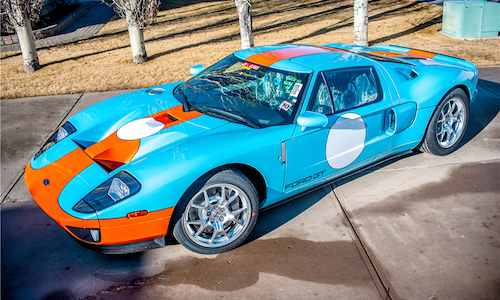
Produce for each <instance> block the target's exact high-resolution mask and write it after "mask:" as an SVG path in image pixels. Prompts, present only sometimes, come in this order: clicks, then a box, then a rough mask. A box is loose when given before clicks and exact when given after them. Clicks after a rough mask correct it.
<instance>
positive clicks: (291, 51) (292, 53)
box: [246, 46, 346, 67]
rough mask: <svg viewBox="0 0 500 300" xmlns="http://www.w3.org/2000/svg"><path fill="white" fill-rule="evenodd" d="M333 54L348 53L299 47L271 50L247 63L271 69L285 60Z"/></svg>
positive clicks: (253, 57) (323, 48)
mask: <svg viewBox="0 0 500 300" xmlns="http://www.w3.org/2000/svg"><path fill="white" fill-rule="evenodd" d="M333 52H346V51H345V50H342V49H336V48H330V47H314V46H299V47H293V48H284V49H277V50H271V51H266V52H262V53H258V54H254V55H252V56H250V57H248V58H247V59H246V61H248V62H251V63H254V64H258V65H261V66H266V67H269V66H270V65H272V64H274V63H276V62H278V61H281V60H284V59H289V58H294V57H299V56H305V55H311V54H321V53H333Z"/></svg>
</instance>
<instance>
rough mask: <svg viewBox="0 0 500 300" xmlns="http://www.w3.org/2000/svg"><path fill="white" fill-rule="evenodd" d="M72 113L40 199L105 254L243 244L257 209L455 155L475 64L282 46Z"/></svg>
mask: <svg viewBox="0 0 500 300" xmlns="http://www.w3.org/2000/svg"><path fill="white" fill-rule="evenodd" d="M190 71H191V74H192V75H193V77H192V78H190V79H189V80H187V81H185V82H176V83H170V84H165V85H161V86H157V87H153V88H148V89H143V90H139V91H135V92H131V93H128V94H123V95H120V96H117V97H114V98H111V99H108V100H105V101H102V102H100V103H98V104H96V105H93V106H91V107H89V108H87V109H85V110H83V111H81V112H79V113H78V114H76V115H74V116H73V117H71V118H70V119H69V120H68V121H67V122H66V123H64V124H63V125H62V126H61V127H60V128H58V129H57V131H55V132H54V133H53V134H52V135H51V136H50V138H49V139H48V140H47V141H46V142H45V143H44V144H43V146H42V147H41V148H40V149H39V150H38V151H37V152H36V153H35V154H34V156H33V157H32V159H31V161H30V163H29V164H28V166H27V167H26V171H25V181H26V184H27V186H28V189H29V190H30V192H31V194H32V196H33V198H34V199H35V201H36V202H37V203H38V205H39V206H40V207H41V208H42V210H43V211H44V212H45V213H47V215H49V216H50V217H51V218H53V219H54V220H55V221H56V222H57V223H58V224H59V225H60V226H61V227H62V228H64V230H65V231H67V233H68V234H69V235H70V236H71V237H73V238H74V239H76V240H77V241H78V242H80V243H82V244H84V245H86V246H88V247H90V248H92V249H96V250H101V251H103V252H105V253H129V252H137V251H143V250H147V249H152V248H158V247H162V246H165V239H166V237H167V238H172V239H173V238H175V239H176V240H177V241H178V242H179V243H180V244H182V245H183V246H184V247H186V248H188V249H189V250H192V251H194V252H197V253H202V254H214V253H221V252H224V251H228V250H231V249H233V248H235V247H237V246H238V245H239V244H241V243H242V242H243V241H244V240H245V239H246V238H247V237H248V235H249V234H250V232H251V231H252V229H253V227H254V225H255V223H256V221H257V218H258V215H259V211H260V210H262V209H264V208H268V207H271V206H274V205H276V204H278V203H280V202H282V201H284V200H287V199H290V198H293V197H296V196H297V195H301V194H303V193H305V192H307V191H310V190H311V189H314V188H316V187H319V186H322V185H325V184H328V183H331V182H332V181H333V180H337V179H339V178H343V177H345V176H349V175H350V174H352V173H353V172H356V171H359V170H360V169H363V168H367V167H370V166H372V165H373V164H375V163H377V162H380V161H382V160H384V159H387V158H391V157H394V156H395V155H398V154H401V153H405V152H408V151H415V150H422V151H425V152H428V153H431V154H435V155H446V154H448V153H451V152H452V151H454V150H455V149H457V147H459V145H460V142H461V140H462V138H463V136H464V134H465V131H466V129H467V123H468V120H469V106H470V104H471V103H472V102H473V101H474V99H475V97H476V94H477V90H476V85H477V80H478V73H477V69H476V67H475V66H474V65H473V64H471V63H469V62H466V61H464V60H461V59H457V58H453V57H449V56H445V55H440V54H436V53H431V52H427V51H421V50H416V49H410V48H404V47H398V46H374V47H361V46H355V45H349V44H326V45H321V46H312V45H275V46H263V47H255V48H251V49H246V50H241V51H237V52H235V53H234V54H231V55H229V56H228V57H226V58H224V59H222V60H221V61H219V62H217V63H215V64H214V65H212V66H210V67H209V68H207V69H205V68H204V67H203V66H202V65H198V66H194V67H192V68H191V70H190Z"/></svg>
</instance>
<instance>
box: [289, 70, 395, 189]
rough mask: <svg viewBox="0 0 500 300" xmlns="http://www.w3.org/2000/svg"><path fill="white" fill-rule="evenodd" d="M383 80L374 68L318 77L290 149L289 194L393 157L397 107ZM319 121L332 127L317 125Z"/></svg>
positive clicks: (333, 71) (331, 73)
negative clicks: (389, 151)
mask: <svg viewBox="0 0 500 300" xmlns="http://www.w3.org/2000/svg"><path fill="white" fill-rule="evenodd" d="M380 78H381V77H380V76H379V75H378V74H377V69H376V68H375V67H374V66H366V67H356V68H346V69H337V70H332V71H326V72H321V73H319V74H318V76H317V78H316V82H315V85H314V88H313V91H312V93H311V94H310V95H311V96H310V99H309V101H308V105H307V109H306V112H305V113H302V114H301V115H300V116H299V117H298V120H297V121H298V124H297V128H296V130H295V134H294V136H293V138H292V139H291V140H289V141H287V142H286V144H285V147H286V174H285V183H284V187H283V191H284V192H285V193H287V192H290V191H294V190H296V189H306V188H308V187H310V186H312V185H314V184H317V183H318V181H328V180H331V179H332V178H334V177H338V176H341V175H343V174H346V173H348V172H351V171H353V170H355V169H357V168H359V167H362V166H364V165H367V164H369V163H371V162H372V161H373V160H374V159H375V158H376V157H377V156H378V155H379V154H381V153H384V152H386V151H387V149H388V146H389V143H390V138H391V134H392V133H391V126H392V125H391V122H392V121H391V118H390V117H391V114H390V112H391V111H392V110H391V108H392V101H391V97H390V93H389V92H388V91H387V86H386V85H385V83H383V82H381V80H380ZM382 83H383V84H382ZM301 118H302V119H301ZM314 118H316V119H319V118H323V119H324V124H326V125H324V124H321V125H324V126H322V127H321V126H318V125H314V124H315V122H314V121H313V119H314ZM304 120H305V121H304ZM308 120H309V121H311V122H310V124H312V125H308V124H309V123H308ZM301 123H302V125H305V126H301Z"/></svg>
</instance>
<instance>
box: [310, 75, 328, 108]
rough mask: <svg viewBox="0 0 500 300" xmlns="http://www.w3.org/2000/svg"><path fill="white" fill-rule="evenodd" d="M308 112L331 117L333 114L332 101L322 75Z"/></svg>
mask: <svg viewBox="0 0 500 300" xmlns="http://www.w3.org/2000/svg"><path fill="white" fill-rule="evenodd" d="M307 110H308V111H312V112H315V113H319V114H324V115H329V114H332V113H333V106H332V99H331V97H330V92H329V91H328V88H327V86H326V82H325V80H324V78H323V76H322V75H321V74H320V75H319V76H318V80H317V82H316V86H315V87H314V92H313V94H312V99H311V101H310V102H309V106H308V107H307Z"/></svg>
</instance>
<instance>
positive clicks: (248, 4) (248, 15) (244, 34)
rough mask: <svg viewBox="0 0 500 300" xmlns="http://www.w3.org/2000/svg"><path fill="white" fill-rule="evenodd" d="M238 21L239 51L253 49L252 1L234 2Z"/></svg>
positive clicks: (240, 0) (239, 0)
mask: <svg viewBox="0 0 500 300" xmlns="http://www.w3.org/2000/svg"><path fill="white" fill-rule="evenodd" d="M235 3H236V9H237V10H238V18H239V19H240V35H241V49H248V48H252V47H253V45H254V44H253V30H252V0H235Z"/></svg>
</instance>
